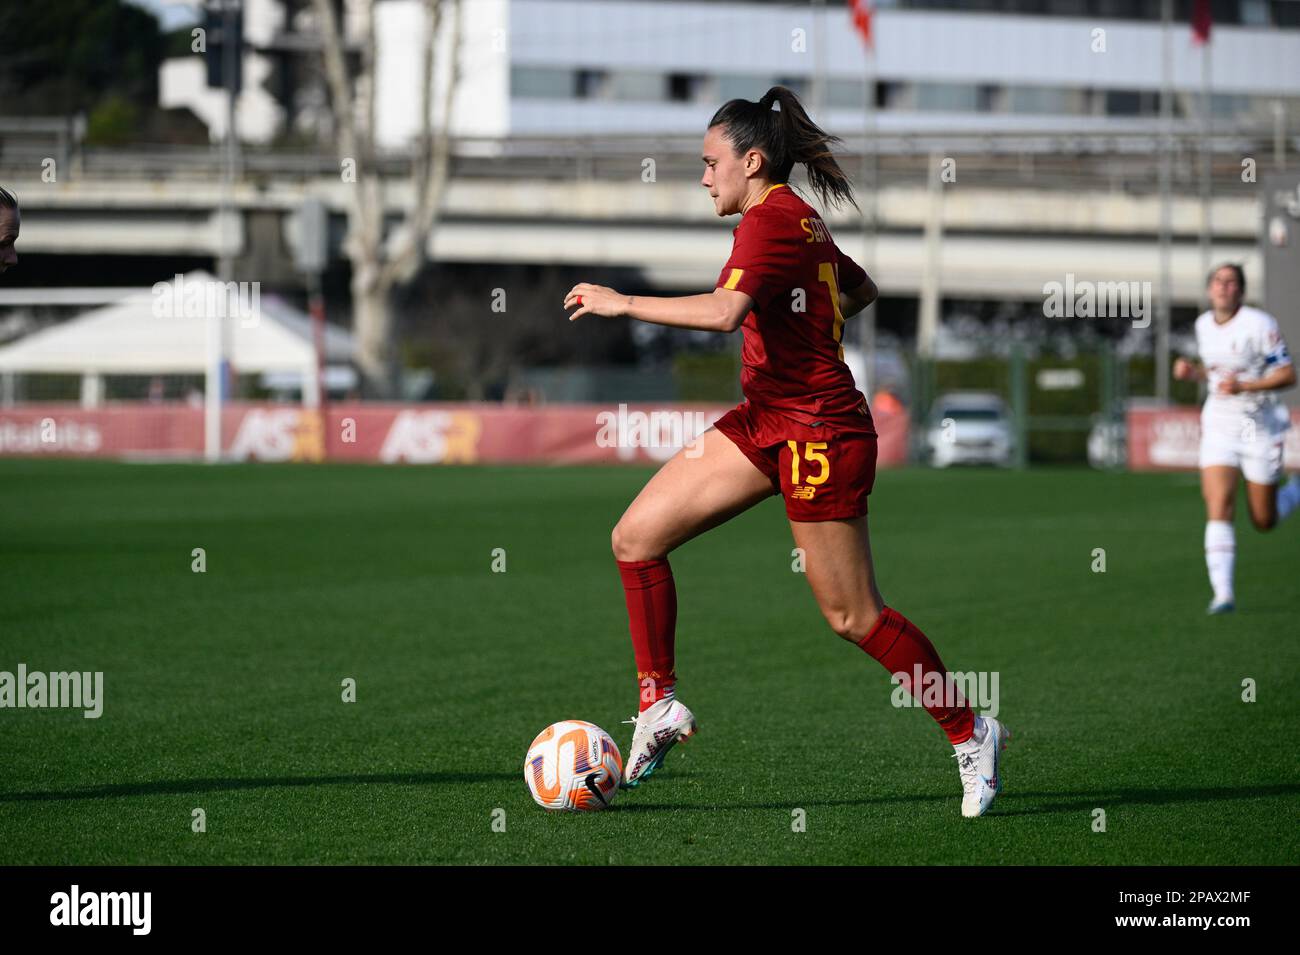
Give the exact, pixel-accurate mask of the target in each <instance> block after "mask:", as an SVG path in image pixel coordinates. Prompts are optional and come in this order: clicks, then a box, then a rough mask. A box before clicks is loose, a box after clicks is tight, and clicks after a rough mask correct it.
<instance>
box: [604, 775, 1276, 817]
mask: <svg viewBox="0 0 1300 955" xmlns="http://www.w3.org/2000/svg"><path fill="white" fill-rule="evenodd" d="M656 782H657V783H659V784H660V785H666V784H667V783H668V782H669V781H668V780H656ZM653 785H654V784H652V783H647V785H646V789H647V790H648V791H653V790H652V788H651V787H652V786H653ZM1298 793H1300V783H1269V784H1265V785H1256V786H1220V787H1198V788H1194V789H1098V790H1095V791H1093V792H1089V793H1078V794H1076V793H1062V792H1052V793H1049V792H1022V791H1020V790H1008V791H1007V792H1006V793H1005V794H1003V795H1002V796H1000V797H998V801H997V802H996V803H994V805H993V808H992V810H990V812H989V815H990V816H1033V815H1041V814H1043V813H1062V812H1090V811H1091V810H1093V809H1096V808H1098V807H1100V808H1103V809H1113V808H1115V807H1117V806H1135V805H1136V806H1167V805H1175V804H1178V803H1213V802H1228V801H1232V800H1237V799H1266V798H1269V797H1272V796H1294V795H1296V794H1298ZM624 795H626V794H624ZM633 798H635V797H633ZM960 801H961V794H960V793H956V792H953V793H942V794H936V793H930V794H925V795H919V794H897V795H892V796H863V797H860V798H856V799H790V800H786V801H785V802H753V803H725V802H718V803H713V804H712V805H708V806H704V805H696V806H681V805H665V804H663V803H659V804H653V803H650V804H647V803H638V802H631V801H628V800H627V799H620V801H619V802H618V804H617V806H616V808H617V810H618V811H619V812H716V811H718V810H727V809H782V810H787V811H788V810H789V809H791V808H792V807H795V806H798V807H800V808H808V807H809V806H876V805H890V804H901V805H906V804H910V803H947V802H952V803H954V804H956V803H958V802H960ZM1025 803H1032V805H1025Z"/></svg>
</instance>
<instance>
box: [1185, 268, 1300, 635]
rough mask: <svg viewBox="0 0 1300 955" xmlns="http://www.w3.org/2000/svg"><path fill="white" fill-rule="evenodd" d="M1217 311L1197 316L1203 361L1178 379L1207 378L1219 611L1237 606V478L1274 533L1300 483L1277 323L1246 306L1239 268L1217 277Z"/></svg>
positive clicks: (1204, 475)
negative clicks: (1287, 469) (1289, 446)
mask: <svg viewBox="0 0 1300 955" xmlns="http://www.w3.org/2000/svg"><path fill="white" fill-rule="evenodd" d="M1208 292H1209V298H1210V310H1209V311H1207V312H1205V313H1203V314H1202V315H1201V316H1200V317H1198V318H1197V319H1196V348H1197V351H1198V352H1199V355H1200V360H1199V362H1193V361H1188V360H1187V359H1185V358H1179V359H1178V360H1177V361H1176V362H1175V363H1174V377H1175V378H1179V379H1182V380H1193V379H1204V380H1205V381H1206V382H1207V385H1208V390H1209V394H1208V395H1207V397H1206V399H1205V406H1204V408H1202V410H1201V452H1200V468H1201V493H1202V495H1203V496H1204V498H1205V566H1206V569H1207V570H1208V571H1209V575H1210V587H1211V589H1212V590H1213V592H1214V597H1213V599H1211V601H1210V607H1209V612H1210V613H1212V614H1217V613H1228V612H1230V611H1232V610H1234V609H1235V608H1236V597H1235V595H1234V592H1233V581H1232V575H1233V564H1234V562H1235V559H1236V551H1237V542H1236V534H1235V533H1234V531H1233V524H1232V521H1233V514H1234V505H1235V503H1236V498H1237V477H1238V474H1240V475H1241V476H1242V477H1244V478H1245V480H1246V503H1247V505H1248V506H1249V508H1250V520H1251V523H1252V524H1254V525H1255V527H1256V528H1258V529H1259V530H1261V531H1267V530H1270V529H1272V528H1273V527H1276V526H1277V524H1278V523H1279V522H1280V521H1281V520H1282V519H1283V518H1285V517H1286V516H1287V515H1289V514H1290V513H1291V512H1292V511H1293V510H1295V509H1296V506H1297V505H1300V478H1297V477H1296V476H1294V475H1293V476H1292V477H1291V480H1289V481H1288V482H1287V483H1286V484H1283V485H1280V486H1279V482H1280V481H1281V479H1282V445H1283V442H1284V441H1285V439H1286V432H1287V429H1288V428H1289V427H1290V417H1289V412H1288V411H1287V408H1286V405H1284V404H1282V402H1280V401H1278V399H1277V392H1278V391H1279V390H1280V389H1283V388H1289V387H1291V386H1292V385H1294V384H1295V383H1296V372H1295V366H1294V365H1293V364H1292V362H1291V355H1290V354H1289V353H1288V352H1287V347H1286V342H1285V341H1283V340H1282V334H1281V332H1279V331H1278V327H1277V320H1276V319H1275V318H1273V316H1272V315H1270V314H1269V313H1268V312H1265V311H1263V310H1261V309H1258V308H1253V307H1251V306H1249V305H1244V304H1242V299H1243V298H1244V297H1245V295H1246V276H1245V273H1243V272H1242V269H1241V266H1239V265H1221V266H1219V267H1218V268H1216V269H1215V270H1214V271H1213V272H1211V273H1210V278H1209V288H1208Z"/></svg>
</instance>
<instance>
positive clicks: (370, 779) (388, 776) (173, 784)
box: [0, 773, 523, 803]
mask: <svg viewBox="0 0 1300 955" xmlns="http://www.w3.org/2000/svg"><path fill="white" fill-rule="evenodd" d="M504 780H511V781H514V780H518V781H520V782H522V781H523V774H522V773H376V774H369V775H367V774H360V775H352V776H265V777H258V778H254V779H161V780H157V781H155V782H143V783H111V784H108V785H104V786H85V787H82V788H78V789H66V790H61V791H51V792H25V793H0V803H3V802H46V801H59V800H69V799H119V798H124V797H128V796H169V795H174V794H177V793H206V792H225V791H228V790H237V789H280V788H286V787H293V786H363V785H373V786H442V785H455V784H465V783H471V784H472V783H498V782H502V781H504Z"/></svg>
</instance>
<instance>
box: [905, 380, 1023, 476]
mask: <svg viewBox="0 0 1300 955" xmlns="http://www.w3.org/2000/svg"><path fill="white" fill-rule="evenodd" d="M925 443H926V451H927V453H928V454H929V458H930V464H931V465H933V466H934V467H936V468H946V467H948V466H949V465H952V464H995V465H998V466H1000V467H1010V466H1011V464H1012V461H1013V459H1014V456H1015V432H1014V430H1013V429H1012V426H1011V413H1010V411H1009V410H1008V409H1007V405H1006V402H1004V401H1003V400H1002V399H1001V398H1000V397H998V396H997V395H995V394H991V393H989V392H981V391H966V392H962V391H957V392H950V393H949V394H945V395H940V396H939V398H938V400H936V401H935V403H934V406H933V410H932V411H931V413H930V422H929V425H928V427H927V429H926V435H925Z"/></svg>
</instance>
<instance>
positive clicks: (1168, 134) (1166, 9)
mask: <svg viewBox="0 0 1300 955" xmlns="http://www.w3.org/2000/svg"><path fill="white" fill-rule="evenodd" d="M1173 7H1174V0H1161V4H1160V73H1161V76H1160V306H1159V308H1157V309H1156V400H1157V401H1159V402H1161V403H1166V402H1168V401H1169V329H1170V325H1171V324H1172V318H1171V316H1172V302H1171V301H1170V300H1171V298H1172V297H1173V294H1174V290H1173V281H1172V277H1171V275H1170V253H1171V249H1170V245H1171V244H1172V241H1173V235H1172V232H1173V207H1172V198H1171V197H1170V194H1169V193H1170V189H1171V186H1172V182H1171V180H1172V179H1173V169H1172V163H1173V157H1172V156H1171V155H1170V154H1169V150H1170V139H1171V138H1172V134H1173V105H1174V104H1173V99H1174V93H1173V63H1172V62H1171V61H1172V58H1173V57H1172V53H1173V51H1172V49H1171V47H1172V38H1171V34H1170V25H1171V22H1172V20H1173Z"/></svg>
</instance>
